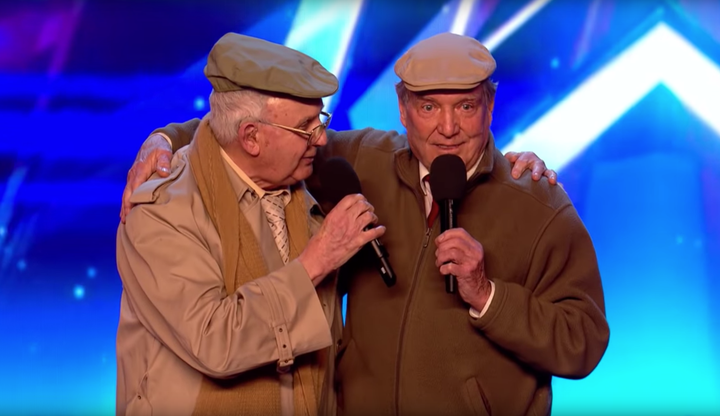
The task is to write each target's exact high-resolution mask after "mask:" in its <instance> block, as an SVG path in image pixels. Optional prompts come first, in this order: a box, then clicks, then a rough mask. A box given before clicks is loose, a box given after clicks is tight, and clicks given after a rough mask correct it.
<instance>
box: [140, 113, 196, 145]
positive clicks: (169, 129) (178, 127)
mask: <svg viewBox="0 0 720 416" xmlns="http://www.w3.org/2000/svg"><path fill="white" fill-rule="evenodd" d="M199 125H200V119H199V118H193V119H191V120H188V121H186V122H184V123H170V124H168V125H167V126H165V127H161V128H159V129H155V130H154V131H153V132H152V133H151V135H152V134H155V133H159V134H162V135H163V136H164V137H167V138H168V139H170V142H171V143H172V151H173V153H175V152H176V151H177V150H178V149H180V148H181V147H183V146H186V145H188V144H190V142H192V139H193V137H194V136H195V130H197V128H198V126H199Z"/></svg>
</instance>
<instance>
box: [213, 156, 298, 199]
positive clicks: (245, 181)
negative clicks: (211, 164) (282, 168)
mask: <svg viewBox="0 0 720 416" xmlns="http://www.w3.org/2000/svg"><path fill="white" fill-rule="evenodd" d="M220 154H221V155H222V157H223V160H225V163H227V164H228V166H230V169H231V170H232V171H233V172H235V174H236V177H237V178H239V179H240V181H241V182H242V183H241V184H239V183H237V181H232V182H233V183H235V184H236V186H235V188H236V189H235V191H236V192H237V194H238V195H237V197H238V200H241V199H242V197H243V196H244V195H245V193H246V192H248V191H249V192H252V193H254V194H255V195H257V197H258V198H262V197H264V196H265V195H282V194H287V195H290V188H289V187H287V188H282V189H276V190H273V191H266V190H264V189H262V188H261V187H259V186H258V184H256V183H255V181H253V180H252V179H250V177H249V176H248V175H247V174H246V173H245V172H244V171H243V170H242V169H241V168H240V166H238V165H237V164H235V162H234V161H233V160H232V159H231V158H230V156H229V155H228V154H227V153H226V152H225V149H223V148H222V147H221V148H220ZM243 185H244V186H243ZM283 199H284V200H285V199H286V198H283ZM287 201H288V202H289V198H287ZM285 204H286V205H287V202H286V203H285Z"/></svg>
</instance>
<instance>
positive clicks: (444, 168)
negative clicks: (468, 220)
mask: <svg viewBox="0 0 720 416" xmlns="http://www.w3.org/2000/svg"><path fill="white" fill-rule="evenodd" d="M466 175H467V174H466V173H465V162H463V160H462V159H461V158H460V157H458V156H455V155H450V154H447V155H441V156H438V157H436V158H435V160H433V162H432V165H431V167H430V191H431V192H432V195H433V199H434V200H435V202H437V203H438V205H439V206H440V232H441V233H444V232H445V231H447V230H449V229H452V228H455V227H457V209H458V206H459V204H460V200H461V199H462V197H463V195H465V185H466V183H467V176H466ZM456 289H457V279H456V277H455V275H453V274H452V273H448V274H446V275H445V291H446V292H447V293H455V291H456Z"/></svg>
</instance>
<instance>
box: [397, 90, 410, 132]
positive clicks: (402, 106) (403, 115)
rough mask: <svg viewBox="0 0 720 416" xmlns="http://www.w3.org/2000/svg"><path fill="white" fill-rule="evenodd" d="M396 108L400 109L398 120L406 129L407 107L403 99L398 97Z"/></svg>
mask: <svg viewBox="0 0 720 416" xmlns="http://www.w3.org/2000/svg"><path fill="white" fill-rule="evenodd" d="M398 108H399V109H400V122H401V123H402V125H403V127H405V130H407V111H408V110H407V107H406V105H405V103H404V102H403V100H402V99H401V98H400V97H398Z"/></svg>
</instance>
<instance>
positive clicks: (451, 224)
mask: <svg viewBox="0 0 720 416" xmlns="http://www.w3.org/2000/svg"><path fill="white" fill-rule="evenodd" d="M442 202H443V204H442V208H443V211H444V212H441V215H440V231H441V232H445V231H447V230H449V229H451V228H455V227H457V212H456V211H455V208H456V207H455V204H456V201H455V200H454V199H447V200H445V201H442ZM445 292H447V293H455V292H457V277H455V276H454V275H452V274H448V275H445Z"/></svg>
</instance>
